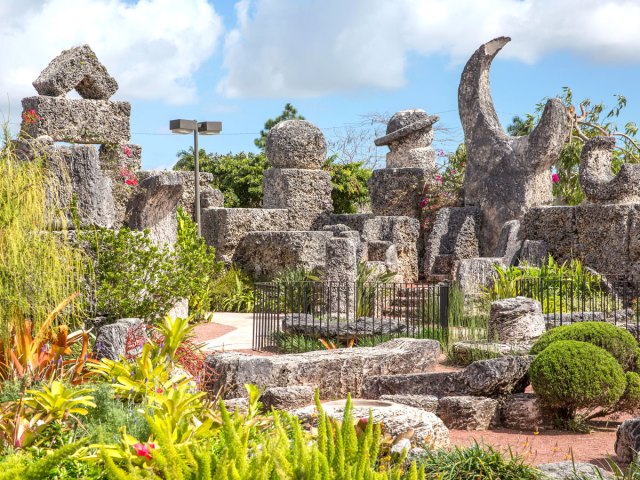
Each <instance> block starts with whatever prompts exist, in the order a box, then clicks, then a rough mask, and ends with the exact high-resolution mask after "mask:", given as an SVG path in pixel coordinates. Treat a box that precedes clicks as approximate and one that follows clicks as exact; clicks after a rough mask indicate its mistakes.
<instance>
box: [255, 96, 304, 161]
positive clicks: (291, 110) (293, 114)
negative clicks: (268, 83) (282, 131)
mask: <svg viewBox="0 0 640 480" xmlns="http://www.w3.org/2000/svg"><path fill="white" fill-rule="evenodd" d="M296 119H298V120H304V119H305V118H304V117H303V116H302V115H300V114H298V110H297V109H296V108H295V107H294V106H293V105H291V104H290V103H286V104H285V106H284V109H283V110H282V113H281V114H280V115H278V116H277V117H276V118H270V119H268V120H267V121H266V122H264V128H263V129H262V130H260V136H259V137H258V138H256V139H255V140H254V141H253V143H255V145H256V147H258V148H259V149H260V150H261V151H263V152H264V149H265V146H266V145H267V135H268V134H269V130H271V129H272V128H273V127H274V126H276V125H277V124H278V123H280V122H282V121H284V120H296Z"/></svg>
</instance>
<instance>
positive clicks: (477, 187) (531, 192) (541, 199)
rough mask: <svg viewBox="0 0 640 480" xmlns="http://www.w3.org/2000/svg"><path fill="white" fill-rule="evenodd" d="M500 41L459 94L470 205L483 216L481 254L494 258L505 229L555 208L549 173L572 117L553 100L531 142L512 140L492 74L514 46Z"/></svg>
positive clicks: (478, 55)
mask: <svg viewBox="0 0 640 480" xmlns="http://www.w3.org/2000/svg"><path fill="white" fill-rule="evenodd" d="M509 40H510V39H509V38H507V37H500V38H496V39H494V40H491V41H490V42H488V43H486V44H484V45H482V46H481V47H480V48H478V50H476V52H475V53H474V54H473V55H472V56H471V58H470V59H469V61H468V62H467V64H466V65H465V67H464V70H463V72H462V76H461V78H460V86H459V88H458V105H459V113H460V121H461V123H462V128H463V130H464V137H465V145H466V148H467V164H466V171H465V179H464V201H465V205H470V206H477V207H480V208H481V210H482V226H481V229H480V253H481V255H483V256H488V255H493V253H494V251H495V248H496V246H497V242H498V236H499V234H500V230H501V228H502V225H504V223H505V222H507V221H509V220H518V219H520V218H522V216H523V215H524V214H525V212H526V211H527V209H528V208H530V207H534V206H537V205H544V204H548V203H551V201H552V200H553V194H552V182H551V175H550V174H549V171H550V169H551V166H552V164H553V162H554V161H555V160H556V159H557V158H558V156H559V154H560V151H561V149H562V147H563V146H564V143H565V139H566V138H567V136H568V134H569V130H570V127H569V116H568V111H567V109H566V107H565V106H564V105H563V104H562V102H561V101H560V100H559V99H555V98H554V99H550V100H548V101H547V104H546V106H545V108H544V111H543V113H542V116H541V117H540V121H539V122H538V125H537V126H536V128H535V129H534V130H533V131H532V132H531V134H529V135H527V136H521V137H510V136H508V135H507V134H506V133H505V131H504V129H503V128H502V125H501V124H500V121H499V120H498V116H497V115H496V112H495V108H494V106H493V100H492V98H491V91H490V85H489V70H490V67H491V63H492V61H493V59H494V57H495V56H496V55H497V54H498V52H499V51H500V50H501V49H502V47H504V46H505V45H506V44H507V43H508V42H509Z"/></svg>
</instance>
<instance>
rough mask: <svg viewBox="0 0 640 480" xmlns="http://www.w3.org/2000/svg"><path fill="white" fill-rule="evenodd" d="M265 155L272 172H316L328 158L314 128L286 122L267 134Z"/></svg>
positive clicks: (303, 122)
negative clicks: (282, 170)
mask: <svg viewBox="0 0 640 480" xmlns="http://www.w3.org/2000/svg"><path fill="white" fill-rule="evenodd" d="M265 151H266V154H267V158H268V159H269V162H271V165H273V166H274V167H275V168H296V169H298V168H300V169H311V170H317V169H320V168H321V167H322V164H323V163H324V161H325V160H326V158H327V143H326V142H325V139H324V135H323V134H322V131H321V130H320V129H319V128H318V127H316V126H315V125H314V124H312V123H310V122H307V121H306V120H285V121H282V122H280V123H278V124H277V125H275V126H274V127H272V128H271V129H270V130H269V134H268V135H267V143H266V148H265Z"/></svg>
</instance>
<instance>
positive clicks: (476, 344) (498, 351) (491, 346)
mask: <svg viewBox="0 0 640 480" xmlns="http://www.w3.org/2000/svg"><path fill="white" fill-rule="evenodd" d="M529 350H531V345H527V344H522V343H520V344H517V345H516V344H509V345H508V344H506V343H495V342H487V341H485V340H478V341H466V342H455V343H454V344H453V346H452V347H451V351H452V353H453V356H454V357H455V359H456V364H460V365H468V364H470V363H472V362H473V361H474V359H477V358H498V357H506V356H510V355H527V354H528V353H529Z"/></svg>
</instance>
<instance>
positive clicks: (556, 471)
mask: <svg viewBox="0 0 640 480" xmlns="http://www.w3.org/2000/svg"><path fill="white" fill-rule="evenodd" d="M536 468H537V469H538V470H540V471H541V472H542V480H578V479H579V480H609V479H613V478H615V477H614V476H613V475H612V474H611V473H610V472H608V471H606V470H603V469H602V468H600V467H598V466H596V465H593V464H591V463H584V462H574V461H573V460H567V461H565V462H556V463H545V464H542V465H538V466H537V467H536Z"/></svg>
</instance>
